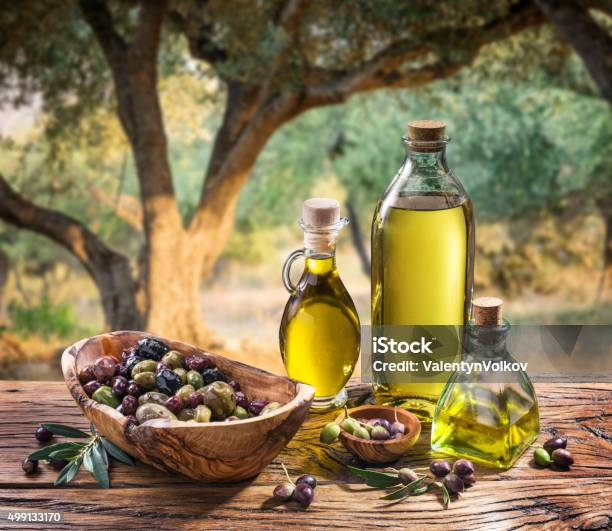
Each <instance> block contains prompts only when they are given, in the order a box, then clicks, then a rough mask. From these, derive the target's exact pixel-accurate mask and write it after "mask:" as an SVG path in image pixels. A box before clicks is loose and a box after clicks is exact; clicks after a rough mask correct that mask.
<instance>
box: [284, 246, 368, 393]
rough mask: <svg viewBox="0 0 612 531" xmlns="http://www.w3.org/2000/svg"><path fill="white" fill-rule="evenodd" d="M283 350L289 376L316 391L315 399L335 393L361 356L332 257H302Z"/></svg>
mask: <svg viewBox="0 0 612 531" xmlns="http://www.w3.org/2000/svg"><path fill="white" fill-rule="evenodd" d="M280 341H281V352H282V353H283V361H284V363H285V367H286V368H287V374H289V376H290V377H291V378H295V379H296V380H300V381H302V382H306V383H308V384H310V385H312V386H314V388H315V390H316V391H315V397H330V396H334V395H336V394H337V393H339V392H340V391H341V390H342V389H343V388H344V386H345V385H346V382H347V381H348V379H349V378H350V377H351V375H352V374H353V370H354V369H355V363H356V362H357V358H358V356H359V341H360V331H359V318H358V317H357V312H356V310H355V306H354V304H353V301H352V300H351V298H350V296H349V295H348V292H347V291H346V289H345V288H344V285H343V284H342V281H341V280H340V276H339V275H338V271H337V270H336V265H335V259H334V258H331V257H329V258H316V257H310V258H307V259H306V267H305V270H304V274H303V275H302V278H301V280H300V281H299V283H298V289H297V293H296V294H295V296H293V297H291V299H290V301H289V303H288V304H287V307H286V308H285V313H284V314H283V319H282V323H281V337H280Z"/></svg>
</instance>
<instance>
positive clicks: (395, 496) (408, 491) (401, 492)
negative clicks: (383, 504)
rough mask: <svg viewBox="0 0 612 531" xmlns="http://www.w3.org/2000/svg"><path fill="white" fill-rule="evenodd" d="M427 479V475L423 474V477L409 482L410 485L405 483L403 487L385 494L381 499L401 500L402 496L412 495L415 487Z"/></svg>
mask: <svg viewBox="0 0 612 531" xmlns="http://www.w3.org/2000/svg"><path fill="white" fill-rule="evenodd" d="M426 479H427V476H423V477H422V478H419V479H415V480H414V481H412V482H411V483H408V485H405V486H404V487H402V488H401V489H398V490H395V491H393V492H391V493H390V494H387V495H385V496H381V498H380V499H381V500H401V499H402V498H405V497H406V496H410V495H412V494H413V492H414V489H415V487H417V486H418V485H419V484H421V483H422V482H423V481H424V480H426Z"/></svg>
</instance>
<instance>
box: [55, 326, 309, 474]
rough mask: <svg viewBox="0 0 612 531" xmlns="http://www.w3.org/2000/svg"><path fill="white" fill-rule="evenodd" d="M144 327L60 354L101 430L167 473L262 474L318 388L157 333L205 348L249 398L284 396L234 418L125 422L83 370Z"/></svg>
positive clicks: (175, 344)
mask: <svg viewBox="0 0 612 531" xmlns="http://www.w3.org/2000/svg"><path fill="white" fill-rule="evenodd" d="M143 337H151V334H146V333H144V332H112V333H108V334H101V335H99V336H94V337H91V338H88V339H83V340H82V341H79V342H78V343H75V344H74V345H72V346H71V347H69V348H67V349H66V350H65V351H64V353H63V354H62V371H63V373H64V379H65V381H66V385H67V386H68V389H69V390H70V393H71V394H72V396H73V398H74V399H75V400H76V402H77V404H78V405H79V406H80V407H81V409H82V410H83V412H84V413H85V415H86V416H87V417H88V418H89V420H90V421H91V422H92V423H93V424H94V426H95V427H96V430H97V431H98V432H99V433H101V434H102V435H104V436H105V437H108V438H109V439H110V440H111V441H112V442H114V443H115V444H116V445H117V446H119V447H121V448H122V449H123V450H124V451H126V452H127V453H128V454H130V455H132V456H133V457H135V458H136V459H138V460H139V461H142V462H144V463H147V464H149V465H152V466H154V467H156V468H158V469H160V470H165V471H168V472H180V473H181V474H184V475H185V476H188V477H190V478H193V479H196V480H203V481H220V482H229V481H241V480H244V479H248V478H252V477H253V476H256V475H257V474H258V473H259V472H260V471H261V470H262V469H263V468H265V467H266V466H267V465H268V464H269V463H270V462H271V461H272V460H273V459H274V458H275V457H276V456H277V455H278V454H279V452H280V451H281V450H282V449H283V448H284V447H285V446H286V445H287V443H288V442H289V441H290V440H291V438H292V437H293V436H294V435H295V432H296V431H297V430H298V429H299V427H300V426H301V425H302V423H303V422H304V420H305V418H306V416H307V415H308V410H309V408H310V404H311V403H312V400H313V398H314V388H313V387H311V386H309V385H306V384H303V383H300V382H296V381H295V380H291V379H290V378H284V377H281V376H276V375H274V374H270V373H268V372H266V371H262V370H260V369H256V368H255V367H250V366H248V365H244V364H243V363H239V362H237V361H232V360H229V359H227V358H224V357H222V356H219V355H217V354H212V353H210V352H207V351H204V350H201V349H199V348H196V347H193V346H191V345H188V344H187V343H181V342H180V341H170V340H167V339H164V338H161V337H159V339H161V340H162V341H164V343H166V344H167V345H168V346H169V347H170V348H171V349H172V350H178V351H180V352H183V353H185V354H187V355H193V354H200V355H203V356H206V357H209V358H210V359H211V360H212V362H213V363H214V364H215V365H216V366H217V367H218V368H219V370H220V371H222V372H223V373H224V374H226V375H227V376H228V377H229V378H231V379H233V380H236V381H237V382H239V383H240V386H241V389H242V391H243V392H244V393H245V394H246V395H247V396H249V397H253V398H262V399H266V400H269V401H275V402H281V403H283V404H284V406H282V407H281V408H279V409H277V410H275V411H273V412H272V413H270V414H268V415H265V416H263V417H254V418H251V419H246V420H241V421H234V422H210V423H207V424H195V423H187V422H181V421H178V420H165V419H155V420H149V421H147V422H145V423H143V424H141V425H140V426H130V427H127V419H126V417H125V416H123V415H122V414H121V413H119V412H118V411H116V410H114V409H113V408H111V407H109V406H106V405H103V404H99V403H98V402H95V401H93V400H91V399H90V398H89V397H88V396H87V394H86V393H85V391H84V390H83V387H82V386H81V384H80V382H79V380H78V376H77V375H78V373H79V369H81V368H82V367H84V366H86V365H89V364H91V363H93V362H94V361H95V360H96V358H98V357H100V356H113V357H115V358H116V359H118V360H120V359H121V352H122V351H123V350H124V349H126V348H129V347H131V346H133V345H135V344H136V342H137V341H138V340H139V339H141V338H143Z"/></svg>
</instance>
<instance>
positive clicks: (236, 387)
mask: <svg viewBox="0 0 612 531" xmlns="http://www.w3.org/2000/svg"><path fill="white" fill-rule="evenodd" d="M228 383H229V386H230V387H231V388H232V389H233V390H234V391H240V384H239V383H238V382H237V381H236V380H231V381H230V382H228Z"/></svg>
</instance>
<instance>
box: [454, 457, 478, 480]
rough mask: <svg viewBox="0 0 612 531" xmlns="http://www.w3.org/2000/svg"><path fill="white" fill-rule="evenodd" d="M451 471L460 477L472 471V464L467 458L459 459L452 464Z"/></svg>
mask: <svg viewBox="0 0 612 531" xmlns="http://www.w3.org/2000/svg"><path fill="white" fill-rule="evenodd" d="M453 472H454V473H455V474H457V475H458V476H459V477H460V478H462V477H463V476H469V475H470V474H473V473H474V465H473V464H472V462H471V461H468V460H467V459H459V460H457V461H455V464H454V465H453Z"/></svg>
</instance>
